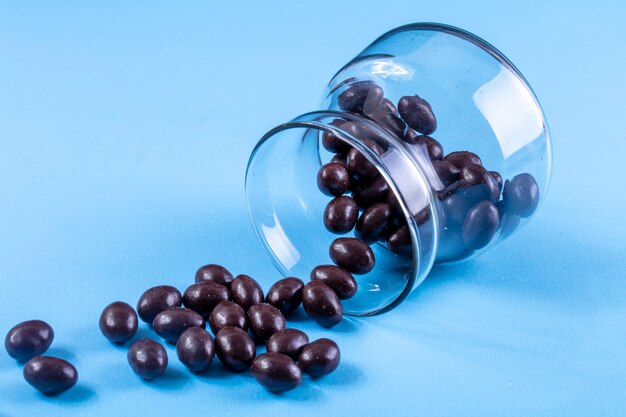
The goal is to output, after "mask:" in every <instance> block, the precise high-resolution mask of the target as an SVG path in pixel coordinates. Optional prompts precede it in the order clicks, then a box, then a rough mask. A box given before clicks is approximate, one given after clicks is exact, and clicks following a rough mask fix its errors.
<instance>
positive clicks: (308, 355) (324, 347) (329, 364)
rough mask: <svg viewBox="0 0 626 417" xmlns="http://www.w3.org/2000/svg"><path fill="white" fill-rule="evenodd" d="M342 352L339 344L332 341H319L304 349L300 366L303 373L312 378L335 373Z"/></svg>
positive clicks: (299, 361)
mask: <svg viewBox="0 0 626 417" xmlns="http://www.w3.org/2000/svg"><path fill="white" fill-rule="evenodd" d="M340 360H341V352H340V351H339V346H337V343H335V342H333V341H332V340H330V339H325V338H324V339H317V340H315V341H313V342H311V343H309V344H308V345H306V346H305V347H304V348H303V349H302V353H300V357H299V358H298V365H300V369H302V372H305V373H307V374H309V375H311V376H312V377H321V376H324V375H328V374H330V373H331V372H333V371H334V370H335V369H337V367H338V366H339V362H340Z"/></svg>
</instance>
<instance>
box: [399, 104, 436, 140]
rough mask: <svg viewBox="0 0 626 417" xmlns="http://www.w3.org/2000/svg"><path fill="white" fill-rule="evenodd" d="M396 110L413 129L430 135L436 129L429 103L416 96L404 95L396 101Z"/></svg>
mask: <svg viewBox="0 0 626 417" xmlns="http://www.w3.org/2000/svg"><path fill="white" fill-rule="evenodd" d="M398 112H399V113H400V116H401V117H402V119H403V120H404V121H405V122H406V124H407V125H409V126H410V127H411V128H413V129H414V130H415V131H417V132H419V133H422V134H424V135H430V134H431V133H433V132H434V131H435V130H436V129H437V119H436V118H435V114H434V113H433V109H432V108H431V107H430V104H429V103H428V102H427V101H426V100H424V99H423V98H421V97H420V96H418V95H417V94H416V95H414V96H404V97H402V98H401V99H400V101H398Z"/></svg>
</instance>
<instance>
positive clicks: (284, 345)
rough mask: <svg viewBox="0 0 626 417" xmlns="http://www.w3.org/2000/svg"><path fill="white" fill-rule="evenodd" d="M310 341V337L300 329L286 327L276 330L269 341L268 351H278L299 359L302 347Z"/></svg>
mask: <svg viewBox="0 0 626 417" xmlns="http://www.w3.org/2000/svg"><path fill="white" fill-rule="evenodd" d="M307 343H309V337H308V336H307V335H306V333H304V332H303V331H301V330H298V329H284V330H281V331H279V332H276V333H274V334H273V335H272V337H270V338H269V339H268V341H267V345H266V347H267V351H268V352H278V353H282V354H284V355H287V356H289V357H290V358H291V359H293V360H294V361H296V360H298V357H299V356H300V352H302V348H304V346H305V345H306V344H307Z"/></svg>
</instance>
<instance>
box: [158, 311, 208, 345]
mask: <svg viewBox="0 0 626 417" xmlns="http://www.w3.org/2000/svg"><path fill="white" fill-rule="evenodd" d="M204 326H205V321H204V318H202V316H201V315H200V314H198V313H196V312H195V311H193V310H190V309H188V308H181V307H174V308H170V309H168V310H165V311H162V312H161V313H159V314H158V315H157V316H156V317H155V318H154V321H153V322H152V327H153V328H154V331H155V333H156V334H158V335H159V336H161V337H162V338H163V339H165V340H167V341H168V342H170V343H176V341H177V340H178V338H179V337H180V335H181V334H183V332H184V331H185V330H187V329H188V328H190V327H200V328H202V329H204Z"/></svg>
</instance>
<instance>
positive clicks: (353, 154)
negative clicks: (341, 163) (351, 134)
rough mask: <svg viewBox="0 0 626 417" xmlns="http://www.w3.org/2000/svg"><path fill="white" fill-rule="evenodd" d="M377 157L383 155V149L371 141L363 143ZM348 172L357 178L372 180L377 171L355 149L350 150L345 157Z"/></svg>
mask: <svg viewBox="0 0 626 417" xmlns="http://www.w3.org/2000/svg"><path fill="white" fill-rule="evenodd" d="M364 143H366V144H368V147H369V148H370V149H371V150H372V151H374V152H375V153H376V154H377V155H382V154H383V149H382V148H381V147H380V145H378V144H377V143H375V142H373V141H364ZM346 164H347V166H348V172H349V173H350V174H351V175H353V176H355V177H358V178H372V177H374V176H376V175H377V174H378V169H377V168H376V167H375V166H374V165H373V164H372V163H371V162H370V161H369V159H367V157H366V156H365V155H363V154H362V153H361V151H359V150H358V149H356V148H352V149H350V152H348V156H347V157H346Z"/></svg>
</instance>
